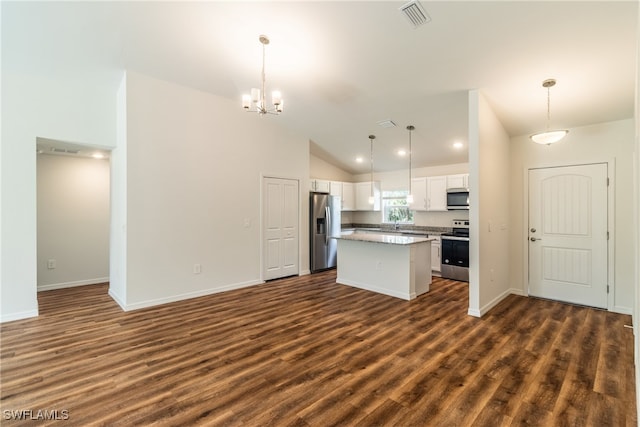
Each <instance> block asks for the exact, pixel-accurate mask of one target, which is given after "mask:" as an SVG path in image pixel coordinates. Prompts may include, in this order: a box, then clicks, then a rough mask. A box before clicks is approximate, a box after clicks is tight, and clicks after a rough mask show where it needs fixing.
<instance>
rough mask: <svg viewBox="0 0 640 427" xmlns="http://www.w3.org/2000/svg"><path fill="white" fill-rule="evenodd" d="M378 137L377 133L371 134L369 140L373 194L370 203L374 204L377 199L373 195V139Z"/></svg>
mask: <svg viewBox="0 0 640 427" xmlns="http://www.w3.org/2000/svg"><path fill="white" fill-rule="evenodd" d="M374 139H376V136H375V135H369V141H370V145H371V195H370V196H369V204H370V205H372V204H373V203H374V202H375V201H376V199H375V197H373V140H374Z"/></svg>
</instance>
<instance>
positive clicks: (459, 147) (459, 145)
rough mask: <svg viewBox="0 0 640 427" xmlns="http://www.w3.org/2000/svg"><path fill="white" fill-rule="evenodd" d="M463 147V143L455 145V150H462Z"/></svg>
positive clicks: (455, 143)
mask: <svg viewBox="0 0 640 427" xmlns="http://www.w3.org/2000/svg"><path fill="white" fill-rule="evenodd" d="M462 147H464V144H463V143H462V142H454V143H453V148H455V149H456V150H460V149H461V148H462Z"/></svg>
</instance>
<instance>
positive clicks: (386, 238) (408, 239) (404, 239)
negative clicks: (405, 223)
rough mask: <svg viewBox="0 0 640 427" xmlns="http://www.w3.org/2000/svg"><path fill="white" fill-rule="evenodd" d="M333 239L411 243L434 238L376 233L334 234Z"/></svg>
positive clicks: (397, 243)
mask: <svg viewBox="0 0 640 427" xmlns="http://www.w3.org/2000/svg"><path fill="white" fill-rule="evenodd" d="M335 239H341V240H355V241H360V242H372V243H386V244H390V245H413V244H416V243H424V242H431V241H433V240H435V239H434V238H432V237H412V236H399V235H397V234H378V233H375V234H367V233H354V234H343V235H341V236H339V237H338V236H336V237H335Z"/></svg>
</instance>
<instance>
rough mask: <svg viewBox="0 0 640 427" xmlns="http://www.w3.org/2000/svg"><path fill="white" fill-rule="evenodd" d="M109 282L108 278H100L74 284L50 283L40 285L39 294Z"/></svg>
mask: <svg viewBox="0 0 640 427" xmlns="http://www.w3.org/2000/svg"><path fill="white" fill-rule="evenodd" d="M108 281H109V278H108V277H98V278H96V279H86V280H76V281H74V282H63V283H50V284H48V285H38V292H40V291H52V290H54V289H64V288H73V287H75V286H86V285H96V284H98V283H106V282H108Z"/></svg>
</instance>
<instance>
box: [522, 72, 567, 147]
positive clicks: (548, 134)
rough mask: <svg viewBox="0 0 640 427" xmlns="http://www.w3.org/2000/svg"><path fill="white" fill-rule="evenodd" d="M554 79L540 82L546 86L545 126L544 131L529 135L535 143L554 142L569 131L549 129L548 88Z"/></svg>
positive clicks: (549, 143)
mask: <svg viewBox="0 0 640 427" xmlns="http://www.w3.org/2000/svg"><path fill="white" fill-rule="evenodd" d="M555 84H556V80H555V79H547V80H545V81H543V82H542V87H546V88H547V128H546V130H545V131H544V132H540V133H536V134H535V135H531V136H530V138H531V140H532V141H533V142H535V143H537V144H546V145H551V144H553V143H554V142H558V141H560V140H561V139H562V138H564V137H565V135H566V134H568V133H569V131H568V130H549V122H550V121H551V113H550V111H551V108H550V105H551V93H550V88H552V87H553V86H555Z"/></svg>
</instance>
